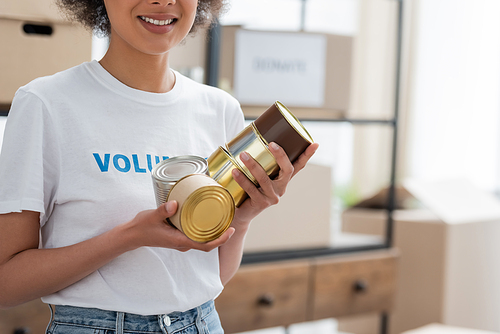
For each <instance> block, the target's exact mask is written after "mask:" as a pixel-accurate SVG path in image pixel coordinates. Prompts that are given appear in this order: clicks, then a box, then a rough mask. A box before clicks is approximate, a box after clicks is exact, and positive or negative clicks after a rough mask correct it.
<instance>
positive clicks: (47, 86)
mask: <svg viewBox="0 0 500 334" xmlns="http://www.w3.org/2000/svg"><path fill="white" fill-rule="evenodd" d="M90 66H91V63H90V62H88V63H82V64H79V65H76V66H74V67H71V68H68V69H66V70H63V71H60V72H57V73H53V74H50V75H47V76H43V77H39V78H36V79H34V80H32V81H30V82H29V83H27V84H26V85H24V86H22V87H20V88H19V90H21V91H25V92H31V93H34V94H35V95H38V94H42V95H44V94H46V93H50V92H51V91H59V92H61V90H63V89H64V88H69V87H71V86H72V85H74V84H75V83H76V82H78V81H81V79H82V78H83V77H85V73H86V72H88V68H89V67H90Z"/></svg>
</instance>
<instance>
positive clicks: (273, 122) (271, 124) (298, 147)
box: [253, 101, 314, 162]
mask: <svg viewBox="0 0 500 334" xmlns="http://www.w3.org/2000/svg"><path fill="white" fill-rule="evenodd" d="M253 123H254V124H255V127H256V128H257V130H258V131H259V133H260V134H261V136H262V138H264V139H265V140H266V142H268V143H270V142H275V143H276V144H278V145H279V146H281V147H282V148H283V150H284V151H285V152H286V154H287V156H288V158H289V159H290V161H291V162H294V161H295V160H296V159H297V158H298V157H299V155H300V154H301V153H302V152H304V151H305V149H306V148H307V147H308V146H309V145H310V144H312V143H313V142H314V141H313V139H312V137H311V135H310V134H309V132H308V131H307V130H306V128H305V127H304V126H303V125H302V123H300V121H299V119H298V118H297V117H295V115H293V114H292V112H291V111H290V110H288V108H287V107H286V106H285V105H284V104H283V103H281V102H279V101H276V102H275V103H274V104H273V105H272V106H270V107H269V108H268V109H267V110H266V111H265V112H264V113H263V114H262V115H260V116H259V117H257V119H256V120H255V121H254V122H253Z"/></svg>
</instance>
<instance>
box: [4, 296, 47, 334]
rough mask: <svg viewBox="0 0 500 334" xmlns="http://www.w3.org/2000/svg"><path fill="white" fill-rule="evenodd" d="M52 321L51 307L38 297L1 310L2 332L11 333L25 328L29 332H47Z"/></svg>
mask: <svg viewBox="0 0 500 334" xmlns="http://www.w3.org/2000/svg"><path fill="white" fill-rule="evenodd" d="M49 321H50V309H49V307H48V306H47V305H46V304H44V303H42V301H41V300H40V299H36V300H33V301H30V302H27V303H25V304H22V305H19V306H16V307H13V308H9V309H5V310H0V333H2V334H3V333H6V334H11V333H14V332H15V331H16V329H21V328H24V329H26V330H27V333H33V334H38V333H45V329H46V328H47V325H48V324H49Z"/></svg>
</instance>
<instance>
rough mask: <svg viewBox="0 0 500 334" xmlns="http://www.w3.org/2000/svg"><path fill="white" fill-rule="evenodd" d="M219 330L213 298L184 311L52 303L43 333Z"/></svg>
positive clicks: (214, 333) (217, 333)
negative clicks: (118, 309) (134, 311)
mask: <svg viewBox="0 0 500 334" xmlns="http://www.w3.org/2000/svg"><path fill="white" fill-rule="evenodd" d="M132 333H133V334H153V333H155V334H174V333H175V334H195V333H199V334H223V333H224V330H223V329H222V326H221V323H220V320H219V315H218V314H217V311H216V310H215V306H214V302H213V301H209V302H206V303H204V304H203V305H201V306H198V307H196V308H193V309H191V310H189V311H186V312H173V313H170V314H160V315H146V316H144V315H137V314H131V313H123V312H115V311H105V310H99V309H94V308H82V307H74V306H60V305H57V306H55V311H54V312H53V317H52V319H51V321H50V323H49V326H48V328H47V333H46V334H132Z"/></svg>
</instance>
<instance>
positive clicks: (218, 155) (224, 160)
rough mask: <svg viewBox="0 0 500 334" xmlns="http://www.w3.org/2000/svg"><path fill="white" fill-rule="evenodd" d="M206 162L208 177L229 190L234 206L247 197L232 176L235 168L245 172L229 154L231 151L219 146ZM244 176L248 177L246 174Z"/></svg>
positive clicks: (237, 205)
mask: <svg viewBox="0 0 500 334" xmlns="http://www.w3.org/2000/svg"><path fill="white" fill-rule="evenodd" d="M207 162H208V174H209V175H210V177H211V178H212V179H214V180H215V181H217V182H218V183H219V184H220V185H222V186H223V187H224V188H226V189H227V190H228V191H229V193H230V194H231V195H232V196H233V198H234V203H235V205H236V207H239V206H240V205H241V204H242V203H243V202H244V201H245V200H246V199H247V198H248V194H247V193H246V192H245V191H244V190H243V188H241V186H240V185H239V184H238V182H236V180H235V179H234V178H233V174H232V172H233V169H235V168H236V169H238V170H240V171H241V172H242V173H243V174H245V172H244V171H243V170H241V169H240V167H239V166H238V163H237V162H236V161H235V160H234V159H233V157H232V156H231V153H229V152H228V151H227V150H226V148H225V147H223V146H219V148H218V149H217V150H215V151H214V152H213V153H212V154H211V155H210V157H209V158H208V160H207ZM245 175H246V174H245ZM246 176H247V177H248V175H246ZM249 179H250V178H249ZM250 180H252V179H250ZM254 184H255V183H254ZM256 186H257V185H256Z"/></svg>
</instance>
